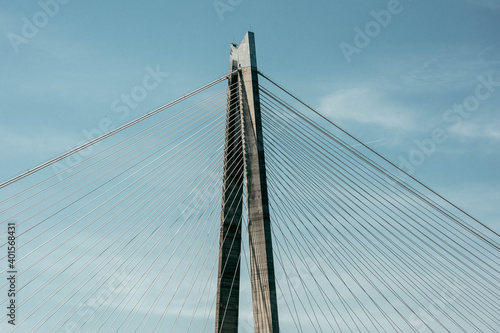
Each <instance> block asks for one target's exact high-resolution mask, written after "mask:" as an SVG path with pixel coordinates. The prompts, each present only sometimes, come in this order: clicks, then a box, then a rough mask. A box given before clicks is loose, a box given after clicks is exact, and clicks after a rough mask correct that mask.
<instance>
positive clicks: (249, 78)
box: [238, 32, 279, 333]
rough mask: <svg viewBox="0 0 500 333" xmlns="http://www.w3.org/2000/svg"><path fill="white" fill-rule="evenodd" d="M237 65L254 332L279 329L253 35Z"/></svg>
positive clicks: (245, 41)
mask: <svg viewBox="0 0 500 333" xmlns="http://www.w3.org/2000/svg"><path fill="white" fill-rule="evenodd" d="M238 62H239V64H240V67H241V71H240V79H241V92H240V98H241V109H242V129H243V156H244V165H245V179H246V199H247V210H248V233H249V248H250V270H251V281H252V302H253V315H254V327H255V332H259V333H276V332H279V323H278V305H277V301H276V283H275V275H274V262H273V247H272V237H271V222H270V216H269V199H268V194H267V178H266V166H265V160H264V142H263V136H262V121H261V112H260V99H259V85H258V73H257V58H256V52H255V38H254V34H253V33H252V32H248V33H247V35H246V36H245V38H244V39H243V41H242V43H241V45H240V46H239V47H238Z"/></svg>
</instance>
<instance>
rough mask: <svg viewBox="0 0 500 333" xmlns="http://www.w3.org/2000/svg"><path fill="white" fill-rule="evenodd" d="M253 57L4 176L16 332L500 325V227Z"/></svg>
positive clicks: (1, 191)
mask: <svg viewBox="0 0 500 333" xmlns="http://www.w3.org/2000/svg"><path fill="white" fill-rule="evenodd" d="M255 54H256V53H255V43H254V37H253V34H252V33H248V34H247V35H246V36H245V39H244V40H243V42H242V43H241V44H240V45H239V46H237V45H231V54H230V70H229V74H228V75H225V76H223V77H221V78H219V79H217V80H214V81H213V82H211V83H209V84H207V85H205V86H203V87H201V88H199V89H197V90H195V91H193V92H191V93H189V94H187V95H185V96H183V97H182V98H180V99H178V100H176V101H173V102H171V103H169V104H167V105H165V106H163V107H161V108H159V109H157V110H154V111H151V112H150V113H148V114H145V115H144V116H142V117H140V118H138V119H136V120H134V121H132V122H130V123H128V124H126V125H124V126H122V127H120V128H117V129H115V130H113V131H111V132H109V133H107V134H105V135H104V136H102V137H98V138H96V139H94V140H92V141H90V142H89V143H87V144H85V145H83V146H81V147H78V148H76V149H73V150H72V151H69V152H67V153H65V154H63V155H61V156H59V157H56V158H54V159H52V160H50V161H47V162H46V163H44V164H42V165H40V166H38V167H36V168H33V169H32V170H28V171H26V172H24V173H22V174H20V175H19V176H18V177H15V178H13V179H11V180H8V181H5V182H4V183H2V184H0V224H1V227H0V235H1V236H2V238H1V242H2V247H1V248H2V250H1V252H0V257H1V260H0V262H1V265H0V269H1V270H2V273H3V275H4V276H5V277H6V278H5V279H3V280H2V281H3V282H1V286H2V287H1V288H0V289H1V290H2V294H0V299H1V300H2V305H3V306H2V307H3V309H4V311H5V316H4V320H3V322H2V325H3V327H5V329H6V331H8V332H214V331H215V332H252V331H255V332H278V331H281V332H499V331H500V305H499V303H500V301H499V300H500V297H499V296H500V290H499V287H500V274H499V269H500V261H499V254H500V252H499V249H500V247H499V245H500V238H499V235H498V234H497V233H496V232H495V231H493V230H491V229H489V228H488V227H487V226H485V225H484V224H482V223H481V222H480V221H477V220H476V219H474V218H473V217H472V216H469V215H468V214H467V213H466V212H464V211H463V210H461V209H460V208H459V207H457V206H455V205H454V204H453V203H451V202H449V201H448V200H446V199H445V198H443V197H442V196H440V195H439V194H438V193H436V192H434V191H433V190H432V189H431V188H430V187H428V186H426V185H424V184H422V183H421V182H419V181H418V180H416V179H414V178H413V177H411V176H410V175H407V174H404V172H403V171H402V170H399V169H398V168H397V167H396V166H395V165H393V164H392V163H391V162H390V161H388V160H387V159H385V158H384V157H383V156H381V155H379V154H378V153H376V152H375V151H374V150H372V149H371V148H370V147H368V146H367V145H365V144H363V143H362V142H360V141H359V140H357V139H356V138H355V137H354V136H353V135H351V134H349V133H348V132H346V131H345V130H343V129H342V128H340V127H339V126H337V125H336V124H334V123H332V122H330V121H329V120H327V119H326V118H324V117H322V116H321V114H319V113H318V112H316V111H315V110H314V109H313V108H310V107H309V106H308V105H306V104H305V103H303V102H301V101H300V99H298V98H297V97H295V96H294V95H292V94H291V93H289V92H288V91H287V90H286V89H284V88H283V86H282V85H281V84H279V83H276V82H275V81H274V80H273V79H272V78H269V77H268V76H266V75H265V74H262V73H261V72H260V71H259V70H258V68H257V62H256V56H255ZM61 163H62V164H61ZM60 165H64V166H65V167H64V168H63V167H60ZM68 165H69V166H70V167H68ZM58 166H59V167H58ZM9 227H10V228H9ZM12 304H13V305H12ZM9 321H10V323H9ZM13 324H15V325H13Z"/></svg>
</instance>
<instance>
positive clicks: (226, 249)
mask: <svg viewBox="0 0 500 333" xmlns="http://www.w3.org/2000/svg"><path fill="white" fill-rule="evenodd" d="M235 52H236V47H235V46H234V45H231V56H230V68H229V69H230V72H233V71H234V70H236V69H237V68H238V63H237V60H236V59H234V55H235ZM233 54H234V55H233ZM238 86H239V84H238V73H235V74H233V75H232V76H231V77H230V79H229V93H228V108H227V115H226V146H225V153H224V180H223V182H224V187H223V194H222V214H221V215H222V219H221V229H220V243H219V274H218V284H217V310H216V322H215V332H216V333H229V332H230V333H235V332H238V306H239V292H240V259H241V221H242V206H243V170H244V168H243V146H242V138H241V116H240V97H239V88H238Z"/></svg>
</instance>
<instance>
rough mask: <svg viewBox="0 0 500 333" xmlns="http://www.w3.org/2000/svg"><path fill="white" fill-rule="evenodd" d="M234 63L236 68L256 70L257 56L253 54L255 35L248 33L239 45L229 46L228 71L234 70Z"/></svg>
mask: <svg viewBox="0 0 500 333" xmlns="http://www.w3.org/2000/svg"><path fill="white" fill-rule="evenodd" d="M234 61H236V63H237V65H238V66H237V67H241V68H245V67H252V68H254V69H256V68H257V56H256V52H255V35H254V33H253V32H251V31H248V32H247V33H246V35H245V37H244V38H243V40H242V41H241V43H240V45H235V44H231V53H230V62H229V63H230V71H232V70H231V69H232V68H234V67H233V65H234Z"/></svg>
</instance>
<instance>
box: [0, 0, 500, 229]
mask: <svg viewBox="0 0 500 333" xmlns="http://www.w3.org/2000/svg"><path fill="white" fill-rule="evenodd" d="M54 1H55V0H54ZM54 1H45V2H44V1H41V3H42V4H46V3H47V4H51V5H50V6H48V7H47V6H45V9H43V8H42V7H43V6H41V5H40V3H38V2H37V1H23V2H22V3H19V2H10V1H9V2H7V1H1V5H0V8H1V9H0V34H1V38H0V54H1V60H2V61H0V73H1V75H0V115H1V117H0V119H1V121H0V153H1V156H2V163H1V166H0V180H1V181H4V180H7V179H9V178H11V177H13V176H15V175H17V174H19V173H21V172H23V171H24V170H26V169H29V168H31V167H33V166H36V165H38V164H40V163H42V162H44V161H46V160H48V159H50V158H52V157H55V156H58V155H59V154H61V153H63V152H65V151H67V150H68V149H70V148H73V147H75V146H77V145H78V144H79V143H81V142H83V141H85V140H87V139H88V137H92V136H93V135H95V134H96V133H97V132H98V131H104V130H106V129H108V128H112V127H117V126H119V125H122V124H124V123H126V122H128V121H130V120H132V119H134V118H136V117H138V116H140V115H142V114H145V113H147V112H148V111H151V110H152V109H154V108H156V107H158V106H161V105H164V104H166V103H167V102H169V101H172V100H174V99H175V98H177V97H179V96H181V95H183V94H185V93H187V92H190V91H192V90H194V89H196V88H198V87H200V86H202V85H203V84H205V83H208V82H210V81H212V80H214V79H216V78H218V77H220V76H222V75H224V74H226V73H227V70H228V58H229V44H230V43H239V42H240V41H241V40H242V38H243V36H244V34H245V33H246V31H248V30H252V31H254V32H255V34H256V41H257V52H258V64H259V68H260V70H261V71H262V72H263V73H264V74H266V75H268V76H270V77H271V78H273V79H274V80H276V81H277V82H278V83H280V84H282V85H283V86H284V87H286V88H288V89H289V90H290V91H291V92H293V93H294V94H295V95H297V96H298V97H300V98H301V99H302V100H303V101H305V102H307V103H308V104H310V105H311V106H313V107H315V108H316V109H318V110H319V111H321V112H322V113H323V114H324V115H326V116H327V117H328V118H329V119H331V120H332V121H333V122H335V123H338V124H339V125H341V126H343V127H344V128H345V129H346V130H348V131H349V132H351V133H352V134H354V135H355V136H357V137H358V138H359V139H361V140H362V141H364V142H367V143H369V144H370V146H372V147H373V148H374V149H375V150H377V151H378V152H380V153H382V154H383V155H385V156H387V157H388V158H389V159H390V160H391V161H393V162H394V163H395V164H398V165H402V166H403V168H405V169H406V170H408V171H410V172H411V173H412V174H413V175H414V176H416V177H417V178H418V179H420V180H422V181H423V182H424V183H426V184H429V185H430V186H431V187H432V188H433V189H435V190H436V191H437V192H439V193H441V194H443V195H444V196H445V197H447V198H449V199H450V200H451V201H452V202H454V203H456V204H457V205H458V206H459V207H462V208H463V209H464V210H466V211H467V212H469V213H471V214H472V215H473V216H475V217H477V218H478V219H479V220H481V221H483V222H484V223H486V224H487V225H489V226H491V227H492V228H493V229H495V230H497V231H500V220H499V216H500V208H499V206H498V202H499V201H500V177H499V173H498V170H499V168H500V152H499V150H498V146H499V143H500V114H499V112H500V39H499V37H498V31H500V3H499V2H498V1H495V0H453V1H452V0H439V1H437V0H434V1H425V0H413V1H411V0H401V1H399V2H398V1H394V0H392V1H386V0H384V1H378V0H371V1H352V0H336V1H326V0H317V1H310V2H304V1H289V2H285V1H267V2H266V1H249V0H232V1H229V0H221V1H218V2H215V3H214V2H212V1H197V2H194V1H176V2H164V1H144V2H140V3H139V2H137V1H128V0H125V1H106V2H102V1H100V2H98V1H85V2H83V1H67V0H66V1H62V0H60V1H59V2H57V3H58V5H57V6H54V3H55V2H54ZM47 11H49V12H50V11H52V12H51V14H52V15H47V14H44V12H47ZM387 13H389V15H388V14H387ZM377 18H378V21H377ZM33 27H34V28H35V30H33ZM30 29H31V30H30ZM370 29H372V30H370ZM360 31H361V32H360ZM346 45H348V46H346ZM346 50H350V51H346ZM353 50H355V51H353ZM152 73H155V74H152ZM148 75H149V77H150V78H151V77H153V79H148V80H146V81H145V77H147V76H148ZM155 75H156V76H155ZM155 77H156V79H154V78H155ZM146 86H147V87H148V88H147V90H145V91H147V96H144V98H141V100H140V101H136V102H133V104H129V105H128V106H127V104H126V102H124V101H123V99H122V96H123V95H127V94H131V92H132V91H134V89H136V88H137V87H146ZM463 104H465V106H463V108H462V109H460V108H461V105H463ZM467 108H468V109H467ZM460 110H461V111H460ZM468 110H470V111H468Z"/></svg>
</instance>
